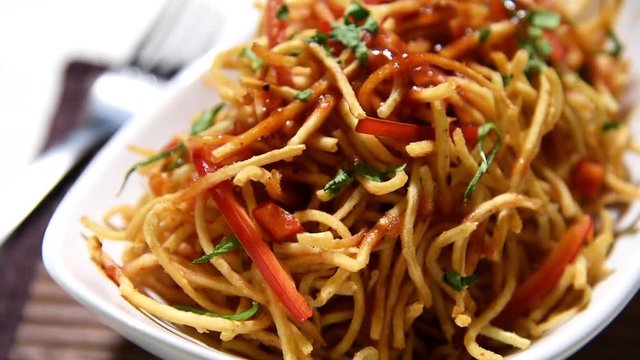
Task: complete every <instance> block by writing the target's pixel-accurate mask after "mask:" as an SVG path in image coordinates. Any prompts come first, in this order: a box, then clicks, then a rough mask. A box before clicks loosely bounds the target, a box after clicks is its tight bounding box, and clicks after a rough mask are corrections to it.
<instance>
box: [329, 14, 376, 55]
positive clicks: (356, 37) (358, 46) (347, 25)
mask: <svg viewBox="0 0 640 360" xmlns="http://www.w3.org/2000/svg"><path fill="white" fill-rule="evenodd" d="M362 20H364V24H363V25H362V26H357V23H358V22H360V21H362ZM361 30H362V31H366V32H369V33H371V34H375V33H376V32H377V31H378V23H377V22H376V20H375V19H374V18H373V17H372V16H371V15H370V14H369V10H367V9H366V8H364V7H363V6H362V5H360V4H359V3H357V2H353V3H351V4H349V6H347V8H346V9H345V12H344V23H340V22H334V23H332V24H331V34H330V35H331V39H332V40H335V41H338V42H340V43H342V44H343V45H344V46H346V47H348V48H350V49H352V50H353V53H354V54H355V56H356V57H357V58H358V61H360V62H366V61H367V50H368V49H367V45H366V44H365V43H364V42H363V41H362V40H361V38H360V31H361Z"/></svg>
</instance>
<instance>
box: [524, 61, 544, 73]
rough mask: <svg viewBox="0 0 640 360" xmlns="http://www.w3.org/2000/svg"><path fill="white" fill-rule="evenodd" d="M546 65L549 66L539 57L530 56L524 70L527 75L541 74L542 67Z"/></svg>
mask: <svg viewBox="0 0 640 360" xmlns="http://www.w3.org/2000/svg"><path fill="white" fill-rule="evenodd" d="M545 66H547V64H546V63H545V62H544V61H542V60H540V59H538V58H537V57H531V58H529V62H527V65H525V67H524V72H525V73H526V74H527V76H531V75H535V74H539V73H540V70H542V68H544V67H545Z"/></svg>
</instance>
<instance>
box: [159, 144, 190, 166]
mask: <svg viewBox="0 0 640 360" xmlns="http://www.w3.org/2000/svg"><path fill="white" fill-rule="evenodd" d="M186 163H187V159H186V146H185V151H183V152H181V153H179V154H178V156H176V158H175V159H173V161H172V162H171V164H169V165H168V166H167V167H166V168H164V170H162V172H170V171H173V170H175V169H177V168H179V167H180V166H182V165H184V164H186Z"/></svg>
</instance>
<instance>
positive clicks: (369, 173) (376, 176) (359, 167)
mask: <svg viewBox="0 0 640 360" xmlns="http://www.w3.org/2000/svg"><path fill="white" fill-rule="evenodd" d="M406 166H407V164H400V165H396V166H389V167H388V168H386V169H384V170H382V171H380V170H378V169H376V168H374V167H373V166H371V165H369V164H366V163H362V162H360V163H357V164H356V165H355V166H354V167H353V173H354V174H355V175H356V176H359V177H363V178H365V179H369V180H372V181H376V182H383V181H385V178H386V177H387V176H388V175H390V174H393V173H396V172H399V171H403V170H404V169H405V167H406Z"/></svg>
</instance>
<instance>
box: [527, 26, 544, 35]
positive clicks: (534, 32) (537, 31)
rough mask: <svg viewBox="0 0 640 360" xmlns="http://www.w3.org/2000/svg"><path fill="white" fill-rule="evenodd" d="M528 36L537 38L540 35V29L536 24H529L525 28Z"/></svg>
mask: <svg viewBox="0 0 640 360" xmlns="http://www.w3.org/2000/svg"><path fill="white" fill-rule="evenodd" d="M527 32H528V34H529V37H530V38H537V37H538V36H541V35H542V32H543V31H542V29H541V28H539V27H537V26H530V27H529V29H528V30H527Z"/></svg>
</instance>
